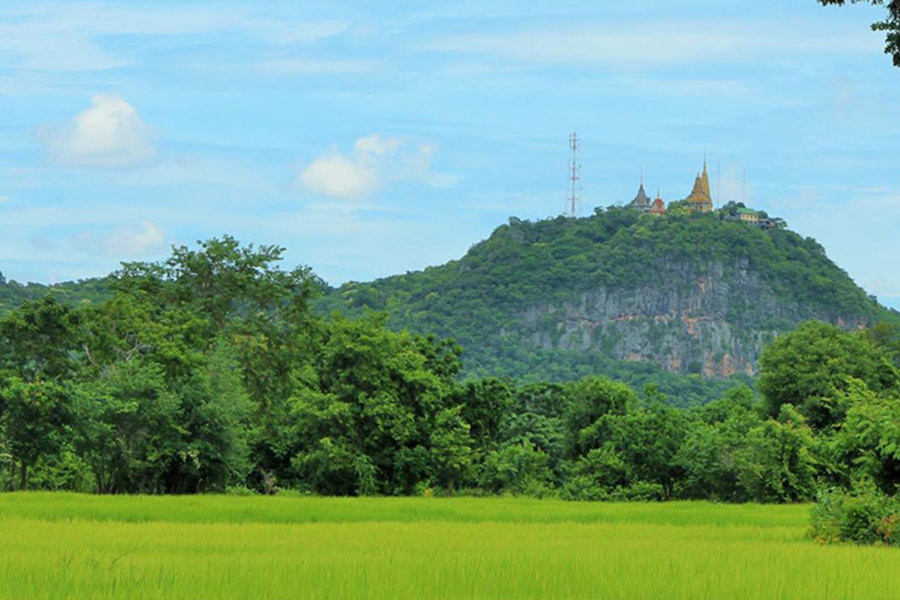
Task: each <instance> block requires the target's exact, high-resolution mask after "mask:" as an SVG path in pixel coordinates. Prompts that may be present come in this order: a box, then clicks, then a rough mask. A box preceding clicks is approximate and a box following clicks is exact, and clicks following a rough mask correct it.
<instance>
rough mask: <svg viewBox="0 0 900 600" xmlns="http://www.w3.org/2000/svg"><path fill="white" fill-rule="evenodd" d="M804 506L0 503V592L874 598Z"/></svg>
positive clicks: (892, 573)
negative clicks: (811, 533) (810, 522)
mask: <svg viewBox="0 0 900 600" xmlns="http://www.w3.org/2000/svg"><path fill="white" fill-rule="evenodd" d="M808 511H809V507H808V506H757V505H743V506H728V505H718V504H710V503H700V502H697V503H687V502H684V503H671V504H596V503H565V502H557V501H550V500H546V501H538V500H520V499H505V498H488V499H472V498H459V499H428V500H425V499H418V498H397V499H395V498H362V499H327V498H260V497H246V498H240V497H224V496H193V497H97V496H82V495H75V494H38V493H32V494H7V495H0V598H2V599H7V598H8V599H14V598H15V599H18V598H48V599H54V598H78V599H81V598H98V599H99V598H129V599H130V598H192V599H193V598H372V599H377V598H392V599H394V598H516V599H519V598H522V599H528V598H615V599H630V598H641V599H643V598H647V599H651V598H652V599H657V598H667V599H680V598H685V599H686V598H691V599H698V598H733V599H747V598H760V599H791V600H793V599H798V600H802V599H807V598H809V599H816V600H829V599H843V598H847V599H851V598H852V599H858V598H866V599H870V600H871V599H879V598H884V599H887V598H891V599H893V598H896V597H897V590H898V589H900V551H898V550H894V549H887V548H857V547H850V546H830V547H825V546H820V545H817V544H816V543H814V542H812V541H810V540H808V539H807V537H806V529H807V517H808Z"/></svg>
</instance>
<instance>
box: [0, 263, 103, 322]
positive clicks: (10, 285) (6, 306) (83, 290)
mask: <svg viewBox="0 0 900 600" xmlns="http://www.w3.org/2000/svg"><path fill="white" fill-rule="evenodd" d="M48 295H49V296H52V297H53V298H55V299H56V300H58V301H60V302H62V303H64V304H69V305H72V306H74V305H76V304H90V303H97V302H102V301H103V300H105V299H106V298H108V297H109V295H110V292H109V288H108V285H107V281H106V279H83V280H80V281H67V282H64V283H57V284H54V285H44V284H41V283H27V284H21V283H19V282H18V281H14V280H10V281H7V280H6V278H5V277H4V276H3V274H2V273H0V315H5V314H6V313H8V312H9V311H11V310H12V309H14V308H16V307H17V306H19V305H20V304H22V303H23V302H27V301H29V300H39V299H41V298H43V297H45V296H48Z"/></svg>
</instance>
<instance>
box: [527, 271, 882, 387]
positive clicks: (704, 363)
mask: <svg viewBox="0 0 900 600" xmlns="http://www.w3.org/2000/svg"><path fill="white" fill-rule="evenodd" d="M660 275H661V280H660V283H657V284H654V285H641V286H638V287H632V288H628V289H606V288H602V287H600V288H597V289H592V290H589V291H585V292H582V293H580V294H578V295H577V297H576V298H574V299H573V300H572V301H569V302H563V303H561V304H559V305H550V304H536V305H534V306H531V307H529V308H527V309H526V310H524V311H522V312H521V313H520V314H519V315H518V320H519V323H520V326H521V328H522V331H523V332H526V333H527V336H526V337H527V339H529V340H530V342H531V343H532V344H533V345H534V346H535V347H539V348H542V349H545V350H550V349H563V350H578V351H582V352H598V353H604V354H606V355H608V356H609V357H610V358H615V359H619V360H628V361H649V362H652V363H654V364H656V365H657V366H659V367H662V368H664V369H667V370H670V371H675V372H681V373H699V374H702V375H705V376H707V377H727V376H730V375H733V374H735V373H745V374H747V375H754V374H756V370H757V364H758V359H759V355H760V352H761V351H762V348H763V346H764V345H765V344H766V343H768V342H769V341H771V340H772V339H773V338H774V337H775V336H776V335H778V333H780V332H782V331H785V330H787V329H790V328H792V327H793V326H794V324H795V323H797V322H800V321H803V320H808V319H819V320H822V321H827V322H831V323H834V324H836V325H840V326H842V327H845V328H855V327H862V326H864V325H865V322H864V321H863V320H861V319H860V318H858V317H853V316H847V315H840V314H815V313H812V312H810V311H809V310H808V309H806V308H804V307H803V306H801V305H799V304H797V303H785V302H784V300H783V299H782V300H779V299H778V298H776V295H775V293H774V292H773V290H772V289H771V287H770V286H769V285H768V284H767V283H766V282H765V281H764V279H763V277H761V274H760V273H759V272H756V271H754V270H753V269H752V268H751V267H750V264H749V261H747V260H736V261H734V262H733V263H731V264H727V265H726V264H723V263H721V262H714V263H710V264H708V265H705V266H704V269H703V270H702V271H701V269H700V268H698V267H697V266H696V265H693V264H690V263H687V262H667V263H664V264H662V265H661V267H660Z"/></svg>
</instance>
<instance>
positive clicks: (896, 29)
mask: <svg viewBox="0 0 900 600" xmlns="http://www.w3.org/2000/svg"><path fill="white" fill-rule="evenodd" d="M818 2H819V4H822V5H824V6H828V5H830V4H836V5H838V6H843V5H844V4H847V0H818ZM860 2H865V3H867V4H873V5H884V4H885V0H850V3H851V4H858V3H860ZM887 13H888V14H887V18H886V19H885V20H884V21H879V22H877V23H874V24H872V30H873V31H884V32H885V46H884V53H885V54H889V55H891V56H892V57H893V60H894V66H895V67H900V0H890V1H889V2H888V3H887Z"/></svg>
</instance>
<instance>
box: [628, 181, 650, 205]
mask: <svg viewBox="0 0 900 600" xmlns="http://www.w3.org/2000/svg"><path fill="white" fill-rule="evenodd" d="M629 206H631V207H633V208H647V207H649V206H650V198H649V197H648V196H647V192H645V191H644V184H643V183H641V187H640V189H638V193H637V196H635V197H634V200H632V201H631V203H630V204H629Z"/></svg>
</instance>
